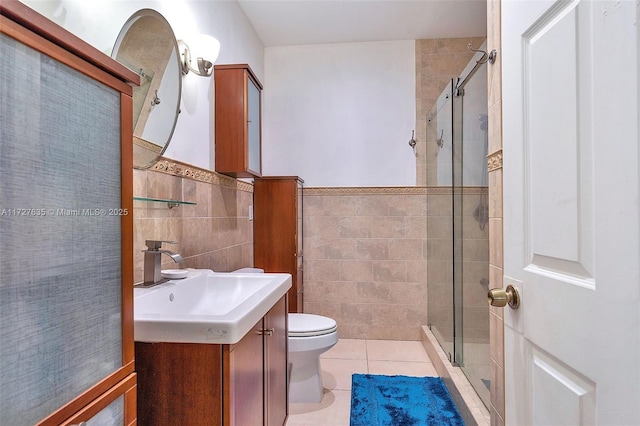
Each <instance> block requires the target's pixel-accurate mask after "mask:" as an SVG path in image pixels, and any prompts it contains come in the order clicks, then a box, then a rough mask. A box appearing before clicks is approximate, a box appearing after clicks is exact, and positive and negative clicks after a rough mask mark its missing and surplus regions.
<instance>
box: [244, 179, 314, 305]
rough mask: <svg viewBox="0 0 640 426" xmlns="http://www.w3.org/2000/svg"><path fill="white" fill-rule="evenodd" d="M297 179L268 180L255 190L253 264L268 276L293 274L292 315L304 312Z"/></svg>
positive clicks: (258, 182) (257, 184)
mask: <svg viewBox="0 0 640 426" xmlns="http://www.w3.org/2000/svg"><path fill="white" fill-rule="evenodd" d="M303 183H304V181H303V180H302V179H300V178H299V177H297V176H268V177H266V176H265V177H262V178H259V179H256V180H255V181H254V186H253V206H254V218H253V259H254V260H253V261H254V265H255V267H256V268H262V269H264V270H265V272H284V273H288V274H291V280H292V285H291V289H290V290H289V293H288V294H289V312H302V311H303V306H302V298H303V281H302V279H303V261H302V259H303V253H302V240H303V238H302V229H303V224H302V190H303V186H302V185H303Z"/></svg>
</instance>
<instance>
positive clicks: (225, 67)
mask: <svg viewBox="0 0 640 426" xmlns="http://www.w3.org/2000/svg"><path fill="white" fill-rule="evenodd" d="M238 69H241V70H246V71H247V72H248V73H249V75H250V76H251V78H252V79H253V80H254V81H255V82H256V84H257V85H258V88H259V89H260V90H262V83H260V80H259V79H258V77H256V74H255V73H254V72H253V70H252V69H251V67H250V66H249V64H224V65H214V66H213V72H214V78H215V70H238Z"/></svg>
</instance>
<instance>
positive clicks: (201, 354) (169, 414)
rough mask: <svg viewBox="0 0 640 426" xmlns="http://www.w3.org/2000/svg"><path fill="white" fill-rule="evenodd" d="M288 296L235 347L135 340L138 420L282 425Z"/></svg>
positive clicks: (198, 425)
mask: <svg viewBox="0 0 640 426" xmlns="http://www.w3.org/2000/svg"><path fill="white" fill-rule="evenodd" d="M286 304H287V300H286V297H282V298H281V299H280V301H278V302H277V303H276V304H275V305H274V306H273V307H272V308H271V310H270V311H269V312H268V313H267V315H265V316H264V317H263V319H262V320H260V321H259V322H258V323H257V324H256V325H255V326H254V327H253V328H252V330H251V331H249V333H247V335H246V336H244V337H243V338H242V340H240V341H239V342H238V343H236V344H234V345H215V344H211V345H206V344H189V343H142V342H136V364H137V368H138V389H139V397H138V407H139V409H138V420H139V422H140V424H143V425H154V426H165V425H166V426H174V425H178V424H179V425H181V426H204V425H225V426H227V425H228V426H246V425H252V426H254V425H255V426H258V425H268V426H282V425H284V424H285V422H286V419H287V415H288V380H287V362H288V352H287V351H288V346H287V315H286V312H287V306H286Z"/></svg>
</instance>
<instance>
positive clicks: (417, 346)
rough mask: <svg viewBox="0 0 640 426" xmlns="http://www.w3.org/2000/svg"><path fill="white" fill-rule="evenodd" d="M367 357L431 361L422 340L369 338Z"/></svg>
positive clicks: (371, 358) (380, 359)
mask: <svg viewBox="0 0 640 426" xmlns="http://www.w3.org/2000/svg"><path fill="white" fill-rule="evenodd" d="M366 342H367V358H368V359H369V360H375V361H412V362H429V357H428V356H427V352H426V351H425V350H424V347H423V346H422V342H417V341H393V340H367V341H366Z"/></svg>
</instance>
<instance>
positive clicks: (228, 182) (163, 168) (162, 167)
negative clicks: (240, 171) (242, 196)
mask: <svg viewBox="0 0 640 426" xmlns="http://www.w3.org/2000/svg"><path fill="white" fill-rule="evenodd" d="M148 170H153V171H155V172H160V173H165V174H168V175H172V176H180V177H184V178H187V179H192V180H196V181H198V182H205V183H210V184H212V185H220V186H226V187H230V188H234V189H237V190H240V191H246V192H253V184H251V183H249V182H245V181H241V180H237V179H234V178H232V177H229V176H225V175H222V174H220V173H216V172H212V171H211V170H206V169H203V168H200V167H197V166H192V165H191V164H187V163H183V162H181V161H176V160H172V159H170V158H165V157H160V159H159V160H158V162H157V163H156V164H154V165H153V166H151V167H150V168H149V169H148Z"/></svg>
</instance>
